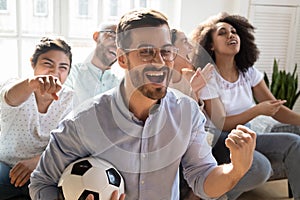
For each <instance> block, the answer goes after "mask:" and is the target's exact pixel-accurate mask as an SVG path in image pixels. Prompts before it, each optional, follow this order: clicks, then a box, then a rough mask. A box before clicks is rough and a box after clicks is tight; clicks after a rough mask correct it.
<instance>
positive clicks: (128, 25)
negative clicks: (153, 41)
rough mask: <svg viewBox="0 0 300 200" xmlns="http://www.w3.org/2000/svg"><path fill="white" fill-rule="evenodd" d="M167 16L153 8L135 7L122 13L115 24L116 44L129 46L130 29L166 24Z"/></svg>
mask: <svg viewBox="0 0 300 200" xmlns="http://www.w3.org/2000/svg"><path fill="white" fill-rule="evenodd" d="M167 20H168V18H167V17H166V16H165V15H164V14H162V13H161V12H159V11H157V10H153V9H146V8H142V9H137V10H132V11H129V12H128V13H126V14H124V15H123V16H122V17H121V19H120V22H119V24H118V26H117V46H118V47H121V48H129V47H130V43H131V38H130V33H129V32H130V31H129V30H132V29H135V28H142V27H158V26H161V25H164V24H166V25H168V26H169V24H168V22H167Z"/></svg>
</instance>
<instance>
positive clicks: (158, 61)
mask: <svg viewBox="0 0 300 200" xmlns="http://www.w3.org/2000/svg"><path fill="white" fill-rule="evenodd" d="M152 64H158V65H165V60H164V58H163V56H162V55H161V53H160V50H157V52H156V54H155V56H154V59H153V60H152Z"/></svg>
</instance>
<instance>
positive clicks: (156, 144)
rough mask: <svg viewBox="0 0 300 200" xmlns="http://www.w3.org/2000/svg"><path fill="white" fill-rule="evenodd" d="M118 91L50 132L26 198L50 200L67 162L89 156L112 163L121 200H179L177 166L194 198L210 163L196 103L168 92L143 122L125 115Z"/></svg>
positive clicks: (98, 99) (99, 98) (84, 106)
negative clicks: (123, 199) (118, 178)
mask: <svg viewBox="0 0 300 200" xmlns="http://www.w3.org/2000/svg"><path fill="white" fill-rule="evenodd" d="M122 87H123V82H121V84H120V86H119V87H117V88H115V89H112V90H110V91H108V92H106V93H103V94H100V95H97V96H96V97H94V98H93V99H91V100H89V101H86V102H84V104H82V105H81V106H79V107H78V109H77V110H76V111H74V112H73V113H70V115H69V116H68V117H67V118H66V119H65V120H63V121H62V122H61V123H60V125H59V127H58V128H57V129H56V130H53V131H52V132H51V139H50V143H49V145H48V147H47V148H46V150H45V152H44V154H43V155H42V157H41V160H40V163H39V165H38V166H37V168H36V169H35V170H34V172H33V173H32V176H31V184H30V194H31V197H32V199H55V198H56V194H57V183H58V181H59V178H60V176H61V173H62V171H63V170H64V168H65V167H66V166H67V165H68V164H69V163H71V162H73V161H75V160H77V159H79V158H82V157H87V156H94V157H98V158H101V159H104V160H106V161H108V162H110V163H112V164H113V165H114V166H115V167H116V168H117V169H118V170H119V171H120V173H121V174H122V176H123V178H124V181H125V193H126V200H128V199H129V200H136V199H143V200H159V199H166V200H170V199H172V200H176V199H179V182H178V167H179V164H180V162H181V161H182V165H183V167H184V174H185V176H186V178H187V181H188V183H189V184H190V185H191V187H192V188H193V190H194V191H195V192H196V194H198V195H201V196H202V197H206V195H205V193H204V191H203V184H204V180H205V178H206V177H207V175H208V174H209V173H210V171H211V170H212V169H214V168H215V166H216V165H217V164H216V161H215V159H214V157H213V156H212V154H211V147H210V146H209V145H208V143H207V140H206V132H205V131H204V124H205V121H206V119H205V117H204V115H203V113H202V112H201V111H199V107H198V105H197V103H196V102H195V101H194V100H193V99H191V98H189V97H187V96H185V95H183V94H182V93H179V92H177V93H174V92H173V91H172V89H169V90H168V92H167V94H166V96H165V97H164V98H163V99H161V101H160V103H159V104H156V105H154V106H153V107H152V108H151V109H150V111H149V117H148V118H147V119H146V121H145V123H143V122H142V121H140V120H138V119H137V118H136V117H135V116H134V115H133V113H131V112H130V111H129V110H128V107H127V106H126V104H125V103H124V99H123V97H122V94H121V88H122Z"/></svg>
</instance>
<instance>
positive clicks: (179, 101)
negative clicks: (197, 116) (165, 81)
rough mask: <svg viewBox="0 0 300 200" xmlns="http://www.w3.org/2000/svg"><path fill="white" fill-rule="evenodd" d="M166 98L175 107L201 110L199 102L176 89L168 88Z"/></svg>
mask: <svg viewBox="0 0 300 200" xmlns="http://www.w3.org/2000/svg"><path fill="white" fill-rule="evenodd" d="M166 98H167V100H168V101H169V102H170V103H173V104H175V105H181V106H183V107H186V108H187V107H190V108H197V109H199V108H198V107H199V106H198V104H197V102H196V101H195V100H194V99H193V98H192V97H190V96H187V95H185V94H183V93H182V92H181V91H179V90H177V89H175V88H168V92H167V94H166Z"/></svg>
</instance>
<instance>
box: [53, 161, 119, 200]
mask: <svg viewBox="0 0 300 200" xmlns="http://www.w3.org/2000/svg"><path fill="white" fill-rule="evenodd" d="M58 188H59V190H60V192H59V199H60V200H77V199H78V200H85V199H86V197H87V196H88V195H89V194H93V195H94V200H109V199H110V197H111V194H112V192H113V191H115V190H118V193H119V196H120V194H122V193H124V180H123V178H122V176H121V174H120V173H119V172H118V170H117V169H116V168H115V167H114V166H113V165H112V164H110V163H108V162H107V161H105V160H101V159H99V158H95V157H87V158H81V159H79V160H76V161H75V162H73V163H71V164H70V165H69V166H67V168H66V169H65V170H64V172H63V174H62V176H61V177H60V180H59V182H58Z"/></svg>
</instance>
